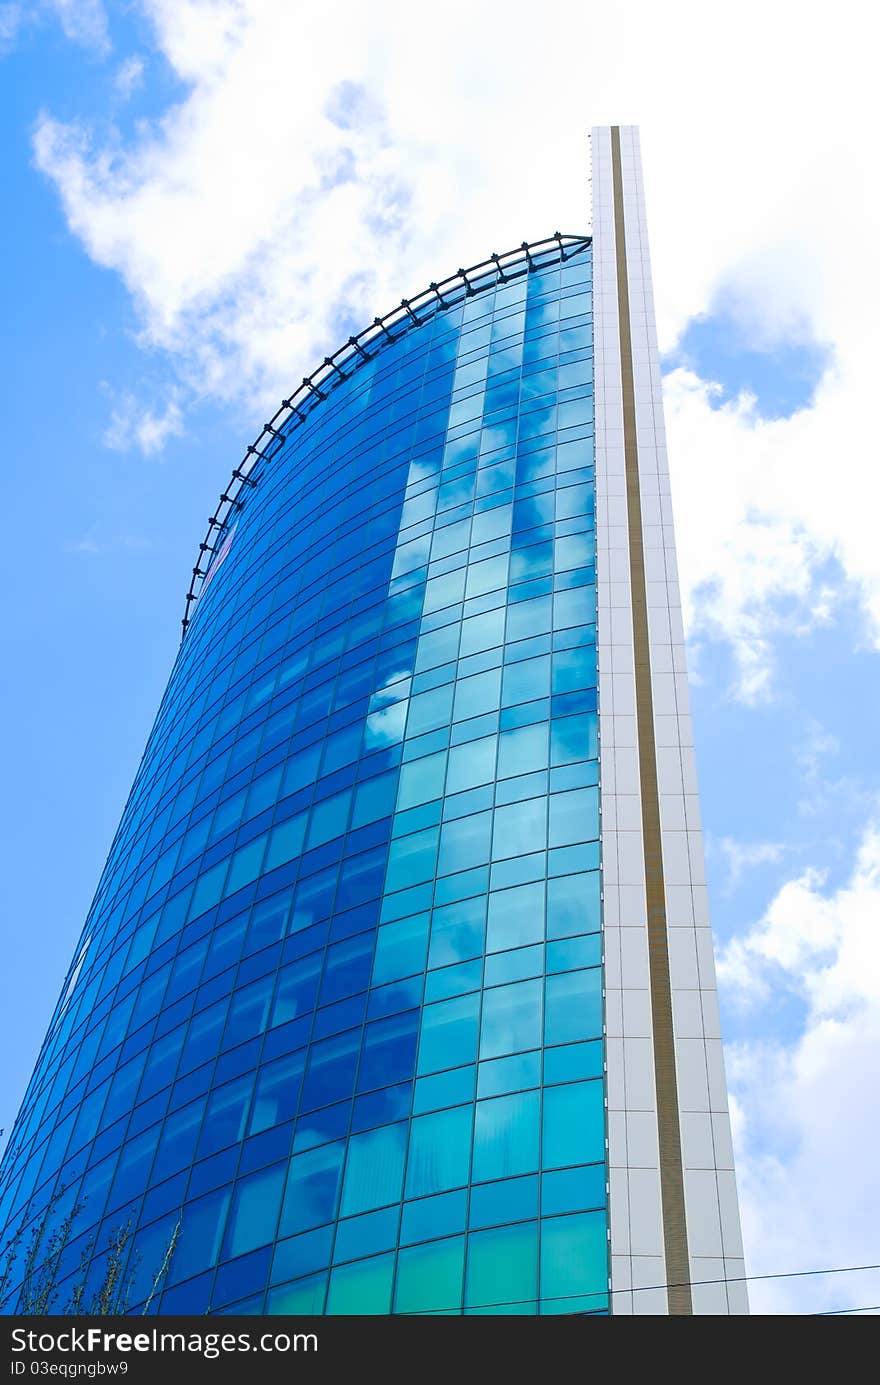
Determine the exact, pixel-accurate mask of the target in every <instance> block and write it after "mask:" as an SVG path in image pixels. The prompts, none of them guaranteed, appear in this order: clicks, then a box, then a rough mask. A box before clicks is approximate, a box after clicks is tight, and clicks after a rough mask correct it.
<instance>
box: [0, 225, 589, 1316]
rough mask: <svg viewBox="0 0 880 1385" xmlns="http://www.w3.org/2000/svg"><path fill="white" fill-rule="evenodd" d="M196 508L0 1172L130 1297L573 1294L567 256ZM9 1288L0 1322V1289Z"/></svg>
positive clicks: (321, 404) (401, 341) (583, 396)
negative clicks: (149, 693) (206, 536)
mask: <svg viewBox="0 0 880 1385" xmlns="http://www.w3.org/2000/svg"><path fill="white" fill-rule="evenodd" d="M542 247H543V248H540V249H538V248H535V247H532V249H531V250H530V251H529V250H527V251H525V252H524V254H523V256H522V258H521V260H519V261H517V262H515V263H513V264H511V263H509V262H508V263H505V265H504V267H503V269H502V268H501V267H500V266H496V267H494V268H491V269H485V270H484V271H483V273H482V277H481V278H480V280H479V282H476V283H475V282H470V283H466V284H465V286H464V288H463V289H462V290H461V292H460V294H459V295H458V297H457V299H456V301H451V299H450V297H447V299H446V301H443V300H441V299H440V298H439V297H438V301H437V305H436V310H435V311H434V312H433V313H432V314H427V313H426V314H425V315H424V316H423V317H422V318H421V319H420V320H418V321H417V320H416V319H415V318H413V319H412V321H411V323H410V325H409V327H405V328H402V329H401V330H400V331H399V332H398V333H397V334H396V335H394V336H393V337H392V336H391V335H388V337H387V340H386V342H385V344H384V345H382V346H380V347H376V348H375V349H374V352H373V354H372V356H371V357H370V358H369V359H367V358H366V357H364V358H363V359H362V360H360V363H359V364H358V365H357V366H356V368H353V369H351V370H350V371H349V373H348V374H347V375H346V376H345V377H344V378H340V379H338V380H337V381H336V383H335V384H334V386H333V388H332V389H328V390H327V391H326V397H324V398H322V399H321V400H320V401H318V402H316V403H313V406H312V407H310V408H309V409H308V411H306V412H304V413H303V415H302V416H301V417H300V416H299V415H297V416H296V419H295V420H294V424H295V426H291V427H290V429H289V430H288V431H286V432H285V431H283V430H279V431H281V436H280V437H279V438H278V439H277V440H276V445H275V446H274V447H273V450H272V455H271V458H269V459H268V460H266V461H265V462H261V463H260V466H259V468H258V469H255V470H254V472H253V476H252V477H251V478H250V481H253V480H257V482H258V483H257V484H250V483H249V484H247V485H243V486H242V488H241V491H240V492H239V496H238V499H237V503H236V505H235V506H231V505H230V506H229V509H228V513H227V515H226V518H225V519H224V521H223V523H222V525H221V527H220V531H219V532H218V535H217V539H216V542H215V543H214V545H213V549H214V551H213V555H212V562H211V566H210V569H208V570H207V571H206V573H205V575H204V578H203V582H202V586H201V590H200V594H199V597H198V602H197V604H195V606H194V610H193V611H192V616H191V620H190V622H189V628H188V630H187V633H186V637H185V639H184V642H183V644H182V646H181V650H180V653H179V655H178V659H177V662H176V664H175V668H174V670H173V672H172V676H171V680H170V682H169V685H168V689H167V691H166V695H165V698H164V700H163V703H162V706H161V708H160V711H159V714H158V717H157V720H156V724H155V726H154V728H153V732H152V734H151V737H150V740H149V742H148V745H147V749H146V751H145V755H144V759H143V762H142V764H141V767H140V770H139V772H138V776H137V778H136V781H135V784H134V787H133V789H132V793H131V796H130V799H129V803H128V806H127V808H126V811H125V814H124V816H123V819H122V822H121V825H120V828H119V831H118V833H117V836H116V839H115V841H114V844H113V847H112V850H111V854H110V857H109V860H108V863H107V867H106V869H105V872H104V875H103V877H102V880H101V883H100V885H99V888H98V893H97V895H96V899H95V903H94V905H93V907H92V910H91V912H90V915H89V918H88V920H87V922H86V926H85V929H84V931H83V936H82V939H81V941H80V944H79V946H78V948H77V953H76V956H75V958H74V962H73V965H72V967H71V971H70V973H69V976H68V980H67V984H66V986H65V989H64V992H63V994H62V997H61V999H60V1001H59V1004H58V1007H57V1009H56V1013H55V1016H54V1018H53V1021H52V1024H51V1026H50V1029H49V1033H48V1035H47V1038H46V1041H45V1043H44V1047H43V1051H42V1053H41V1056H40V1059H39V1062H38V1064H37V1068H36V1070H35V1073H34V1076H33V1079H32V1081H31V1084H30V1087H29V1089H28V1092H27V1094H26V1097H25V1101H24V1104H23V1107H22V1111H21V1113H20V1115H19V1119H18V1121H17V1123H16V1127H15V1130H14V1131H13V1135H12V1138H11V1141H10V1145H9V1148H8V1150H7V1153H6V1157H5V1159H4V1161H3V1165H2V1170H0V1227H2V1226H5V1228H6V1234H7V1235H9V1234H14V1233H15V1232H16V1231H17V1230H18V1229H19V1228H23V1230H24V1231H25V1233H26V1232H27V1230H28V1228H31V1227H34V1226H37V1225H39V1224H40V1223H41V1219H43V1218H45V1217H47V1215H48V1217H49V1219H50V1222H55V1221H60V1220H63V1218H64V1217H65V1216H66V1215H68V1214H72V1215H73V1217H74V1233H75V1234H74V1235H73V1236H72V1238H71V1240H70V1242H69V1244H68V1245H67V1247H66V1249H65V1251H64V1254H63V1256H62V1260H61V1264H60V1267H59V1293H60V1295H61V1296H62V1297H63V1293H64V1286H65V1283H67V1284H68V1285H69V1284H70V1283H72V1281H73V1279H74V1278H75V1277H76V1275H77V1274H78V1272H79V1265H80V1263H81V1259H82V1256H83V1252H84V1251H85V1252H86V1254H87V1258H88V1259H89V1261H90V1269H89V1276H90V1282H91V1283H92V1284H93V1285H97V1283H99V1282H100V1278H101V1275H102V1272H103V1269H104V1267H105V1265H106V1263H107V1255H108V1253H109V1245H110V1239H111V1237H112V1236H113V1234H114V1232H116V1231H117V1230H118V1228H119V1227H120V1226H123V1225H126V1226H131V1228H132V1229H133V1235H132V1238H131V1243H130V1251H131V1257H132V1258H131V1260H130V1264H129V1269H128V1272H127V1273H128V1274H129V1276H130V1278H131V1299H130V1303H131V1307H132V1308H134V1309H136V1308H137V1307H138V1305H139V1304H142V1303H143V1301H144V1298H145V1296H146V1293H147V1291H148V1288H149V1281H150V1277H151V1274H152V1272H153V1271H154V1269H155V1267H156V1265H157V1264H158V1263H159V1261H160V1260H161V1258H162V1255H163V1253H164V1248H165V1247H166V1246H167V1245H168V1243H169V1239H170V1238H171V1237H172V1236H173V1235H174V1234H175V1231H177V1233H178V1235H177V1243H176V1248H175V1252H174V1256H173V1260H172V1263H171V1269H170V1272H169V1275H168V1277H167V1280H166V1281H165V1284H164V1287H163V1291H162V1294H161V1297H160V1299H159V1300H158V1301H157V1302H156V1303H155V1304H154V1305H153V1307H154V1308H155V1309H157V1310H158V1311H160V1312H163V1313H172V1312H174V1313H201V1312H205V1311H210V1312H220V1313H223V1312H241V1313H281V1312H284V1313H322V1312H327V1313H388V1312H399V1313H462V1312H465V1313H486V1312H491V1313H498V1312H506V1313H560V1312H561V1313H571V1312H579V1313H604V1312H607V1311H608V1245H607V1214H606V1173H607V1170H606V1138H605V1123H606V1120H605V1078H604V1070H605V1054H604V1037H603V968H602V918H601V882H600V874H601V873H600V852H599V787H598V784H599V758H598V757H599V746H598V718H597V674H596V585H595V528H594V511H595V484H594V431H595V427H594V407H593V346H592V343H593V336H592V280H591V267H592V248H591V244H590V242H589V240H587V239H586V238H583V239H580V240H577V241H574V242H571V241H569V242H567V243H565V244H563V240H562V238H559V240H558V242H557V243H555V244H554V243H542ZM15 1290H16V1285H15V1276H14V1275H13V1295H12V1297H11V1298H9V1299H8V1300H7V1302H6V1303H5V1304H4V1305H2V1307H3V1310H4V1311H13V1310H14V1308H15Z"/></svg>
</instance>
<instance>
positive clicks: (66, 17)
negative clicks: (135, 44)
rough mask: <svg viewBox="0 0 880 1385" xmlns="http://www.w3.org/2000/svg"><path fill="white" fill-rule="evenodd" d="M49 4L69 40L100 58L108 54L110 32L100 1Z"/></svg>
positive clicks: (62, 0)
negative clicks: (91, 50)
mask: <svg viewBox="0 0 880 1385" xmlns="http://www.w3.org/2000/svg"><path fill="white" fill-rule="evenodd" d="M49 4H50V7H51V8H52V9H53V10H54V11H55V13H56V14H57V16H58V19H59V20H60V22H61V27H62V29H63V30H64V32H65V34H66V35H67V37H68V38H69V39H73V41H74V43H81V44H82V45H83V47H85V48H93V49H94V50H95V52H97V53H98V54H99V55H101V56H105V55H106V54H107V53H109V51H110V47H111V44H110V31H109V27H108V24H107V12H106V10H105V9H104V6H103V4H102V0H49Z"/></svg>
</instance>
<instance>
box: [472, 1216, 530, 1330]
mask: <svg viewBox="0 0 880 1385" xmlns="http://www.w3.org/2000/svg"><path fill="white" fill-rule="evenodd" d="M537 1287H538V1223H537V1222H536V1221H533V1222H524V1223H522V1224H520V1225H519V1226H503V1227H496V1228H495V1229H494V1230H491V1231H473V1232H471V1234H470V1236H469V1237H468V1260H467V1282H466V1286H465V1306H466V1309H467V1310H468V1311H469V1312H475V1311H482V1312H484V1313H501V1314H520V1313H534V1312H536V1310H537V1304H536V1302H535V1300H536V1297H537Z"/></svg>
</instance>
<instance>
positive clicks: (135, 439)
mask: <svg viewBox="0 0 880 1385" xmlns="http://www.w3.org/2000/svg"><path fill="white" fill-rule="evenodd" d="M182 432H183V413H182V411H181V408H180V405H179V404H178V403H177V400H176V399H170V400H169V401H168V402H167V404H166V405H165V407H164V409H161V410H159V411H154V410H152V409H148V408H146V407H145V406H144V405H142V404H141V403H140V402H139V401H138V400H137V399H136V398H135V396H134V395H131V394H126V395H124V396H123V397H122V398H121V399H120V400H118V401H117V402H116V403H115V404H114V406H113V411H112V413H111V416H110V423H109V426H108V428H107V431H106V432H105V434H104V443H105V445H106V446H107V447H109V448H112V450H113V451H114V452H128V451H130V450H131V449H132V448H135V447H136V448H139V449H140V451H141V452H142V453H143V454H144V456H145V457H151V456H152V455H153V453H154V452H160V451H161V449H162V448H163V447H164V446H165V443H166V442H167V440H168V439H169V438H172V437H179V436H180V434H181V433H182Z"/></svg>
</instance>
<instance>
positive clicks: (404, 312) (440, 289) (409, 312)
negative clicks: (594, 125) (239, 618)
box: [182, 231, 592, 636]
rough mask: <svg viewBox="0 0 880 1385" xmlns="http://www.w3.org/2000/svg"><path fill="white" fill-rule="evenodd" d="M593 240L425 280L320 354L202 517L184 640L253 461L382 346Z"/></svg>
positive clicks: (275, 448)
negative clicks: (331, 349) (416, 291)
mask: <svg viewBox="0 0 880 1385" xmlns="http://www.w3.org/2000/svg"><path fill="white" fill-rule="evenodd" d="M591 240H592V237H591V236H585V235H581V236H566V235H563V234H562V233H561V232H559V231H556V232H554V234H553V235H552V236H548V237H547V238H546V239H545V240H537V241H523V243H522V245H520V246H519V247H518V248H517V249H516V250H509V251H507V252H506V253H505V254H503V255H497V254H496V255H490V256H489V258H488V259H487V260H482V261H481V262H480V263H479V264H476V265H471V267H470V268H469V269H457V270H456V271H455V273H454V274H450V275H449V276H448V277H447V278H446V279H442V280H441V281H440V282H439V283H433V282H432V283H430V284H429V285H428V287H427V288H426V289H424V290H423V291H422V292H421V293H419V294H416V296H415V297H414V298H404V299H401V302H400V306H399V307H396V308H392V310H391V312H389V313H386V314H385V315H384V317H377V318H374V319H373V322H372V323H371V324H370V325H369V326H368V327H365V328H364V329H363V331H361V332H358V334H357V335H356V336H353V337H349V338H348V341H347V342H345V343H344V344H343V345H342V346H341V347H340V348H339V349H338V350H337V351H335V352H334V353H333V355H332V356H325V357H324V360H323V361H322V362H321V364H320V365H319V366H318V367H317V369H316V370H314V371H313V372H312V374H311V375H307V376H305V377H304V378H303V382H302V384H301V385H299V386H298V387H297V389H296V390H294V391H293V393H292V394H291V396H290V398H289V399H284V400H282V401H281V405H280V407H279V408H278V410H277V412H276V413H275V414H274V415H273V417H272V418H271V419H270V420H269V422H268V423H264V424H263V427H262V429H261V430H260V433H259V435H258V436H257V437H256V439H255V440H254V442H253V443H251V445H250V446H249V447H248V448H247V450H246V451H245V454H244V457H243V458H242V460H241V461H240V462H239V464H238V466H237V467H236V468H235V470H234V471H233V473H232V476H231V478H230V480H229V483H228V485H227V486H226V489H225V490H224V491H223V493H222V494H221V496H220V499H219V500H218V502H217V506H216V508H215V510H214V513H213V514H212V515H211V517H210V519H209V520H208V531H207V533H206V535H205V538H204V539H203V541H202V542H201V543H200V544H199V556H198V560H197V562H196V565H195V567H194V568H193V570H192V578H191V580H190V584H189V591H188V592H187V594H186V610H185V612H184V616H183V621H182V625H183V635H184V636H185V635H186V632H187V629H188V627H189V625H190V622H191V621H192V618H193V614H194V612H195V607H196V603H197V602H198V599H199V597H200V595H201V593H202V591H203V590H204V587H205V584H206V581H207V579H208V576H209V574H210V572H211V567H212V563H213V561H214V559H215V557H216V555H217V552H218V549H219V547H220V541H221V538H222V536H223V533H224V531H225V529H226V527H227V525H228V523H229V520H230V517H231V516H232V515H233V514H234V512H235V511H236V510H238V509H240V508H241V506H242V504H243V503H244V493H245V492H246V490H247V489H248V488H249V487H254V486H256V485H257V483H258V481H259V464H260V463H261V462H268V461H270V460H271V459H272V458H273V457H275V456H276V455H277V454H278V452H280V450H281V449H282V447H283V446H284V444H285V443H286V442H287V440H288V438H289V437H290V435H291V432H292V430H293V429H294V428H296V427H297V425H298V424H300V423H304V422H305V420H306V419H307V418H308V416H309V414H310V413H311V412H312V410H313V409H314V408H316V407H317V406H318V405H320V403H322V402H323V401H324V400H325V399H327V397H328V395H329V394H330V393H331V391H332V389H333V387H334V386H335V385H338V384H340V383H342V381H344V380H347V379H349V378H350V377H351V376H352V375H353V374H354V373H355V372H356V371H357V369H358V367H359V366H362V365H364V364H365V363H366V362H367V361H371V360H372V359H373V358H374V357H375V356H376V355H377V354H378V353H379V352H380V351H381V350H382V349H383V348H384V347H386V346H388V345H389V344H390V343H391V342H394V341H398V340H399V339H400V338H401V337H403V336H404V335H405V334H406V333H407V332H409V331H410V330H411V329H412V328H413V327H414V326H415V327H420V326H422V325H423V323H425V322H427V321H429V320H430V319H431V318H433V317H434V316H435V315H436V314H437V313H438V312H442V311H443V309H444V308H451V307H454V306H455V305H456V304H458V303H461V302H463V301H464V300H465V299H467V298H472V297H474V296H475V295H476V294H478V293H481V292H483V291H484V290H486V289H488V288H491V287H492V286H493V285H495V284H498V283H501V284H505V283H508V282H510V281H511V280H513V279H517V278H519V277H521V276H522V275H523V274H528V273H530V272H531V271H532V270H534V269H536V268H539V267H541V268H543V267H546V266H547V265H549V264H552V263H553V262H554V259H556V258H558V260H559V261H560V263H564V262H565V261H566V260H569V259H571V258H572V256H573V255H576V254H578V253H579V252H581V251H582V250H583V249H584V248H585V246H587V245H589V244H590V243H591Z"/></svg>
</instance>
